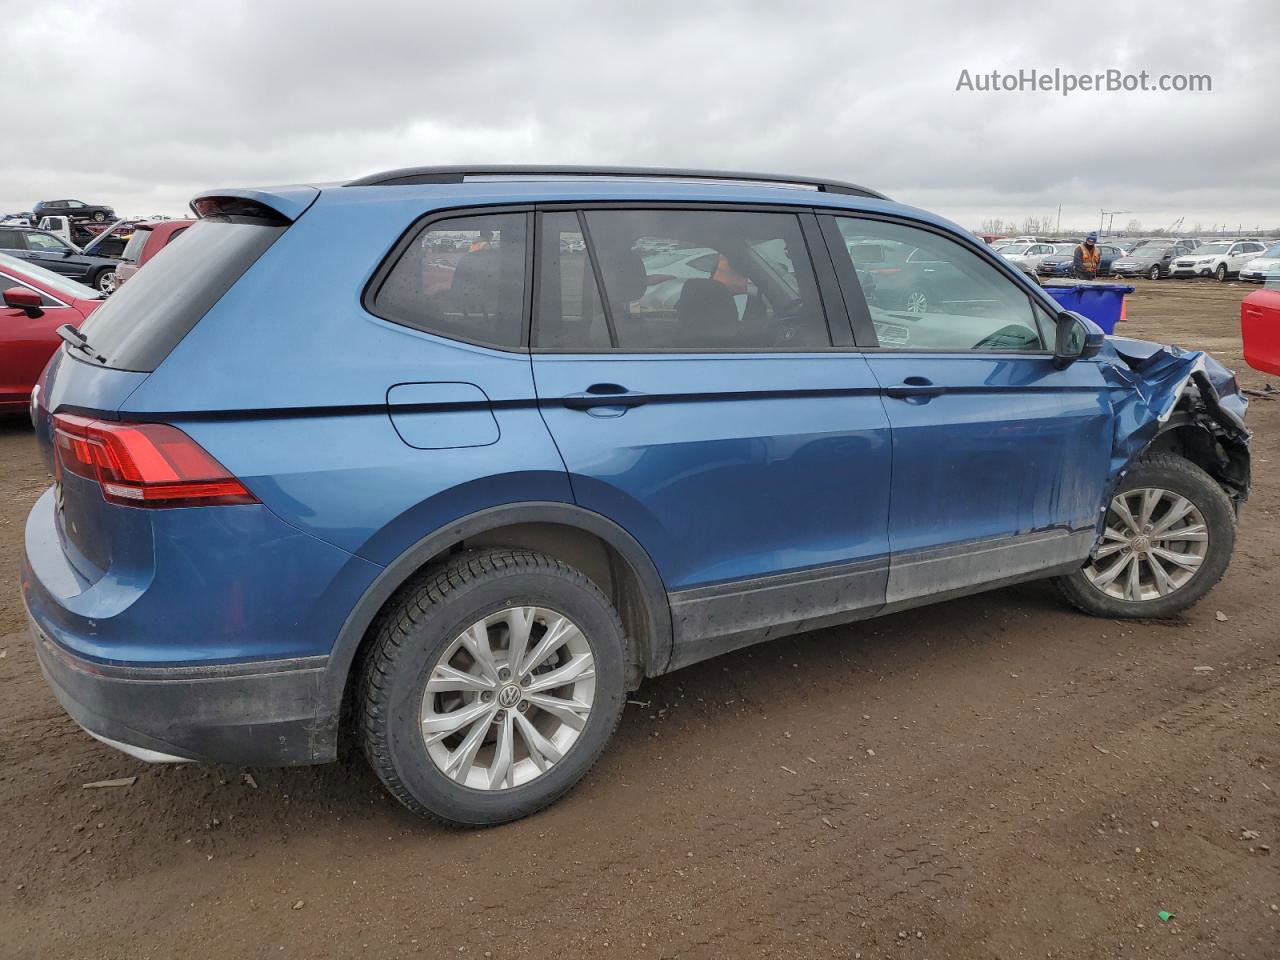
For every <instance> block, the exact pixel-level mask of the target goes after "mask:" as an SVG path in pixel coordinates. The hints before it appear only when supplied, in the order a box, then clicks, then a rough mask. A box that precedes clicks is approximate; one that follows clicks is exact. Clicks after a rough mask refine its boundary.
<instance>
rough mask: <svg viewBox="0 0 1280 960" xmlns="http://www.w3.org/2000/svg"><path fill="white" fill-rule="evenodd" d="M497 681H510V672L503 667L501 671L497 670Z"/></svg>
mask: <svg viewBox="0 0 1280 960" xmlns="http://www.w3.org/2000/svg"><path fill="white" fill-rule="evenodd" d="M498 679H499V680H510V679H511V671H510V670H508V669H507V668H506V667H503V668H502V669H501V670H499V671H498Z"/></svg>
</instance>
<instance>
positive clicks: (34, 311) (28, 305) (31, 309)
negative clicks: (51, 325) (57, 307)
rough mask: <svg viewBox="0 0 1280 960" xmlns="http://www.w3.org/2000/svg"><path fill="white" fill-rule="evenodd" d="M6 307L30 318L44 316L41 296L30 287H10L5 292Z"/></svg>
mask: <svg viewBox="0 0 1280 960" xmlns="http://www.w3.org/2000/svg"><path fill="white" fill-rule="evenodd" d="M4 305H5V306H6V307H9V308H11V309H13V310H21V311H22V312H23V313H25V314H26V315H27V316H28V317H33V318H34V317H39V316H43V315H44V308H43V307H42V306H41V304H40V294H38V293H36V292H35V291H34V290H31V289H30V288H28V287H10V288H9V289H8V290H6V291H5V292H4Z"/></svg>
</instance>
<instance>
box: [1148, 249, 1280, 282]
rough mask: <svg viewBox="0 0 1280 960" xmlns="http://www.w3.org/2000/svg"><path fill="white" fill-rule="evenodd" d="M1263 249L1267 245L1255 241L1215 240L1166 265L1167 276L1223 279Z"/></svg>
mask: <svg viewBox="0 0 1280 960" xmlns="http://www.w3.org/2000/svg"><path fill="white" fill-rule="evenodd" d="M1265 250H1266V247H1265V246H1263V245H1262V244H1261V243H1258V241H1256V240H1216V241H1214V242H1213V243H1206V244H1204V245H1202V246H1199V247H1196V249H1194V250H1192V251H1191V252H1190V253H1186V254H1183V255H1182V256H1180V257H1177V258H1176V259H1175V260H1174V261H1173V263H1172V264H1170V265H1169V275H1170V276H1172V277H1217V278H1218V280H1220V281H1224V282H1225V281H1226V279H1227V277H1231V276H1235V275H1236V274H1238V273H1239V272H1240V268H1241V267H1243V266H1244V265H1245V264H1246V263H1248V262H1249V261H1250V260H1253V259H1255V258H1257V257H1258V256H1259V255H1260V254H1262V253H1263V252H1264V251H1265Z"/></svg>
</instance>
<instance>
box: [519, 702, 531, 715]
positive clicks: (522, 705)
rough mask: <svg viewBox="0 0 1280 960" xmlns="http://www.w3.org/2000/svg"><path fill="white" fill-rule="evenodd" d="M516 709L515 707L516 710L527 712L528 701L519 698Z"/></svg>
mask: <svg viewBox="0 0 1280 960" xmlns="http://www.w3.org/2000/svg"><path fill="white" fill-rule="evenodd" d="M516 709H517V710H519V711H520V712H521V713H528V712H529V701H528V700H521V701H520V702H519V703H518V704H516Z"/></svg>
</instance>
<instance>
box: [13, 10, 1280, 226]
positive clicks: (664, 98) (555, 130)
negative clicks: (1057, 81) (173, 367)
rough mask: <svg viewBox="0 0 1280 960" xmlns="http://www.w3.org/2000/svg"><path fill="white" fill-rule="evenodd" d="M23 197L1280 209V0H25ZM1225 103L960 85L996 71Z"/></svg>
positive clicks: (1205, 218)
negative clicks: (632, 195)
mask: <svg viewBox="0 0 1280 960" xmlns="http://www.w3.org/2000/svg"><path fill="white" fill-rule="evenodd" d="M0 10H3V11H4V17H3V22H4V25H5V29H4V36H5V55H4V57H3V58H0V76H2V77H3V80H4V82H3V84H2V85H0V89H3V90H4V91H5V102H6V105H7V108H8V109H7V110H6V111H5V113H6V120H7V121H8V130H9V134H8V137H7V142H8V143H9V147H8V149H6V150H4V151H3V152H0V213H7V212H10V211H18V210H28V209H30V207H31V205H32V204H33V203H34V202H35V201H37V200H40V199H55V198H62V197H75V198H79V199H83V200H87V201H90V202H99V203H101V202H105V203H110V204H112V205H114V206H115V207H116V209H117V210H118V211H119V212H121V213H123V214H130V215H146V214H150V213H156V212H163V213H179V212H181V211H183V210H184V209H185V205H186V202H187V200H188V199H190V197H191V196H192V195H193V194H194V193H196V192H197V191H199V190H201V189H203V188H207V187H210V186H230V185H257V184H270V183H291V182H299V181H307V182H318V181H328V180H340V179H349V178H351V177H354V176H359V175H361V174H365V173H369V172H372V171H376V170H380V169H387V168H392V167H397V166H405V165H412V164H428V163H467V162H476V163H521V162H529V163H556V162H560V163H602V164H605V163H618V164H651V165H662V166H702V167H713V168H722V169H745V170H769V171H774V170H777V171H788V172H797V173H800V172H803V173H810V174H814V175H827V176H831V177H836V178H840V179H847V180H853V181H856V182H860V183H865V184H867V185H870V186H874V187H876V188H878V189H880V190H882V191H884V192H886V193H888V194H889V195H890V196H892V197H894V198H895V199H900V200H903V201H905V202H908V203H913V204H916V205H918V206H924V207H928V208H931V209H934V210H937V211H938V212H941V213H943V214H945V215H947V216H950V217H953V218H954V219H957V220H959V221H960V222H962V223H964V224H966V225H967V226H971V227H977V226H978V225H979V224H980V222H981V221H983V220H985V219H988V218H992V217H1001V218H1004V219H1006V220H1010V219H1013V220H1017V221H1019V222H1020V221H1021V220H1022V219H1023V218H1025V217H1027V216H1047V215H1054V216H1056V214H1057V210H1058V206H1059V204H1060V205H1061V207H1062V214H1061V216H1062V223H1063V226H1064V227H1067V226H1071V227H1080V228H1084V227H1087V226H1091V225H1093V226H1096V225H1097V223H1098V216H1099V210H1100V209H1101V208H1106V209H1110V210H1124V211H1130V212H1128V213H1123V214H1120V215H1118V216H1117V217H1116V226H1117V227H1119V226H1120V225H1121V223H1122V222H1123V223H1126V224H1127V223H1128V222H1129V221H1130V220H1138V221H1139V222H1140V223H1141V224H1142V225H1143V226H1144V227H1145V228H1148V229H1151V228H1155V227H1163V226H1167V225H1169V223H1170V222H1171V221H1173V220H1174V219H1175V218H1177V217H1185V218H1186V219H1185V224H1186V226H1187V227H1188V228H1190V227H1191V226H1193V225H1199V226H1200V228H1201V229H1202V230H1205V231H1207V230H1208V229H1210V227H1211V226H1213V225H1216V224H1222V223H1224V222H1225V223H1228V224H1230V225H1231V227H1232V228H1233V229H1234V228H1235V226H1236V225H1237V224H1240V225H1243V226H1244V227H1245V228H1247V229H1253V228H1254V227H1256V226H1261V227H1263V228H1264V229H1265V228H1271V227H1277V226H1280V86H1278V85H1277V75H1278V73H1280V71H1277V69H1276V68H1277V66H1280V47H1278V46H1277V37H1280V4H1277V3H1272V2H1270V0H1266V2H1263V0H1252V2H1249V3H1215V4H1212V5H1210V4H1208V3H1207V2H1205V0H1198V2H1193V3H1187V2H1182V0H1168V2H1163V3H1134V4H1124V5H1119V6H1108V5H1106V4H1083V5H1080V4H1071V3H1066V4H1063V3H1041V2H1030V0H1020V2H1017V3H1009V4H1006V5H1003V9H1001V5H1000V4H997V3H976V2H975V3H943V2H930V0H908V2H905V3H851V2H849V0H837V2H830V3H816V2H815V3H806V2H797V0H789V2H787V3H782V2H778V0H773V2H768V3H765V2H756V0H739V2H735V3H719V2H715V0H686V2H683V3H667V2H660V0H646V2H616V0H594V2H556V0H541V2H537V3H529V2H527V0H526V2H515V0H487V2H473V3H467V2H458V3H449V4H444V3H429V2H420V0H404V2H400V3H388V2H383V0H359V2H355V0H315V2H310V3H304V2H282V0H281V2H277V0H218V2H217V3H212V2H209V3H205V2H200V3H197V2H180V0H112V2H110V3H107V2H91V0H71V2H63V0H39V2H29V0H28V2H24V0H4V2H3V3H0ZM1032 69H1035V70H1038V71H1041V72H1049V73H1052V72H1053V71H1054V70H1055V69H1060V70H1062V71H1064V72H1072V73H1077V74H1094V73H1100V72H1103V71H1106V70H1108V69H1115V70H1119V71H1123V72H1132V73H1135V74H1136V73H1137V72H1139V71H1142V70H1146V71H1148V72H1149V74H1150V75H1151V78H1152V82H1155V80H1156V79H1157V78H1158V77H1159V76H1160V75H1161V74H1208V75H1209V76H1210V77H1211V78H1212V90H1211V91H1210V92H1201V93H1177V92H1150V91H1148V92H1139V91H1135V92H1123V91H1122V92H1114V93H1108V92H1080V91H1078V92H1075V93H1073V94H1072V95H1070V96H1066V97H1064V96H1062V95H1061V93H1056V92H1039V91H1026V92H996V93H982V92H971V91H965V90H961V91H957V89H956V87H957V84H958V82H959V81H960V78H961V76H962V73H961V71H963V70H967V71H969V74H970V76H971V77H972V78H975V83H976V82H977V81H976V77H977V76H978V75H979V74H989V73H990V72H991V71H992V70H998V71H1002V72H1009V73H1017V72H1018V71H1019V70H1027V71H1030V70H1032Z"/></svg>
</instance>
